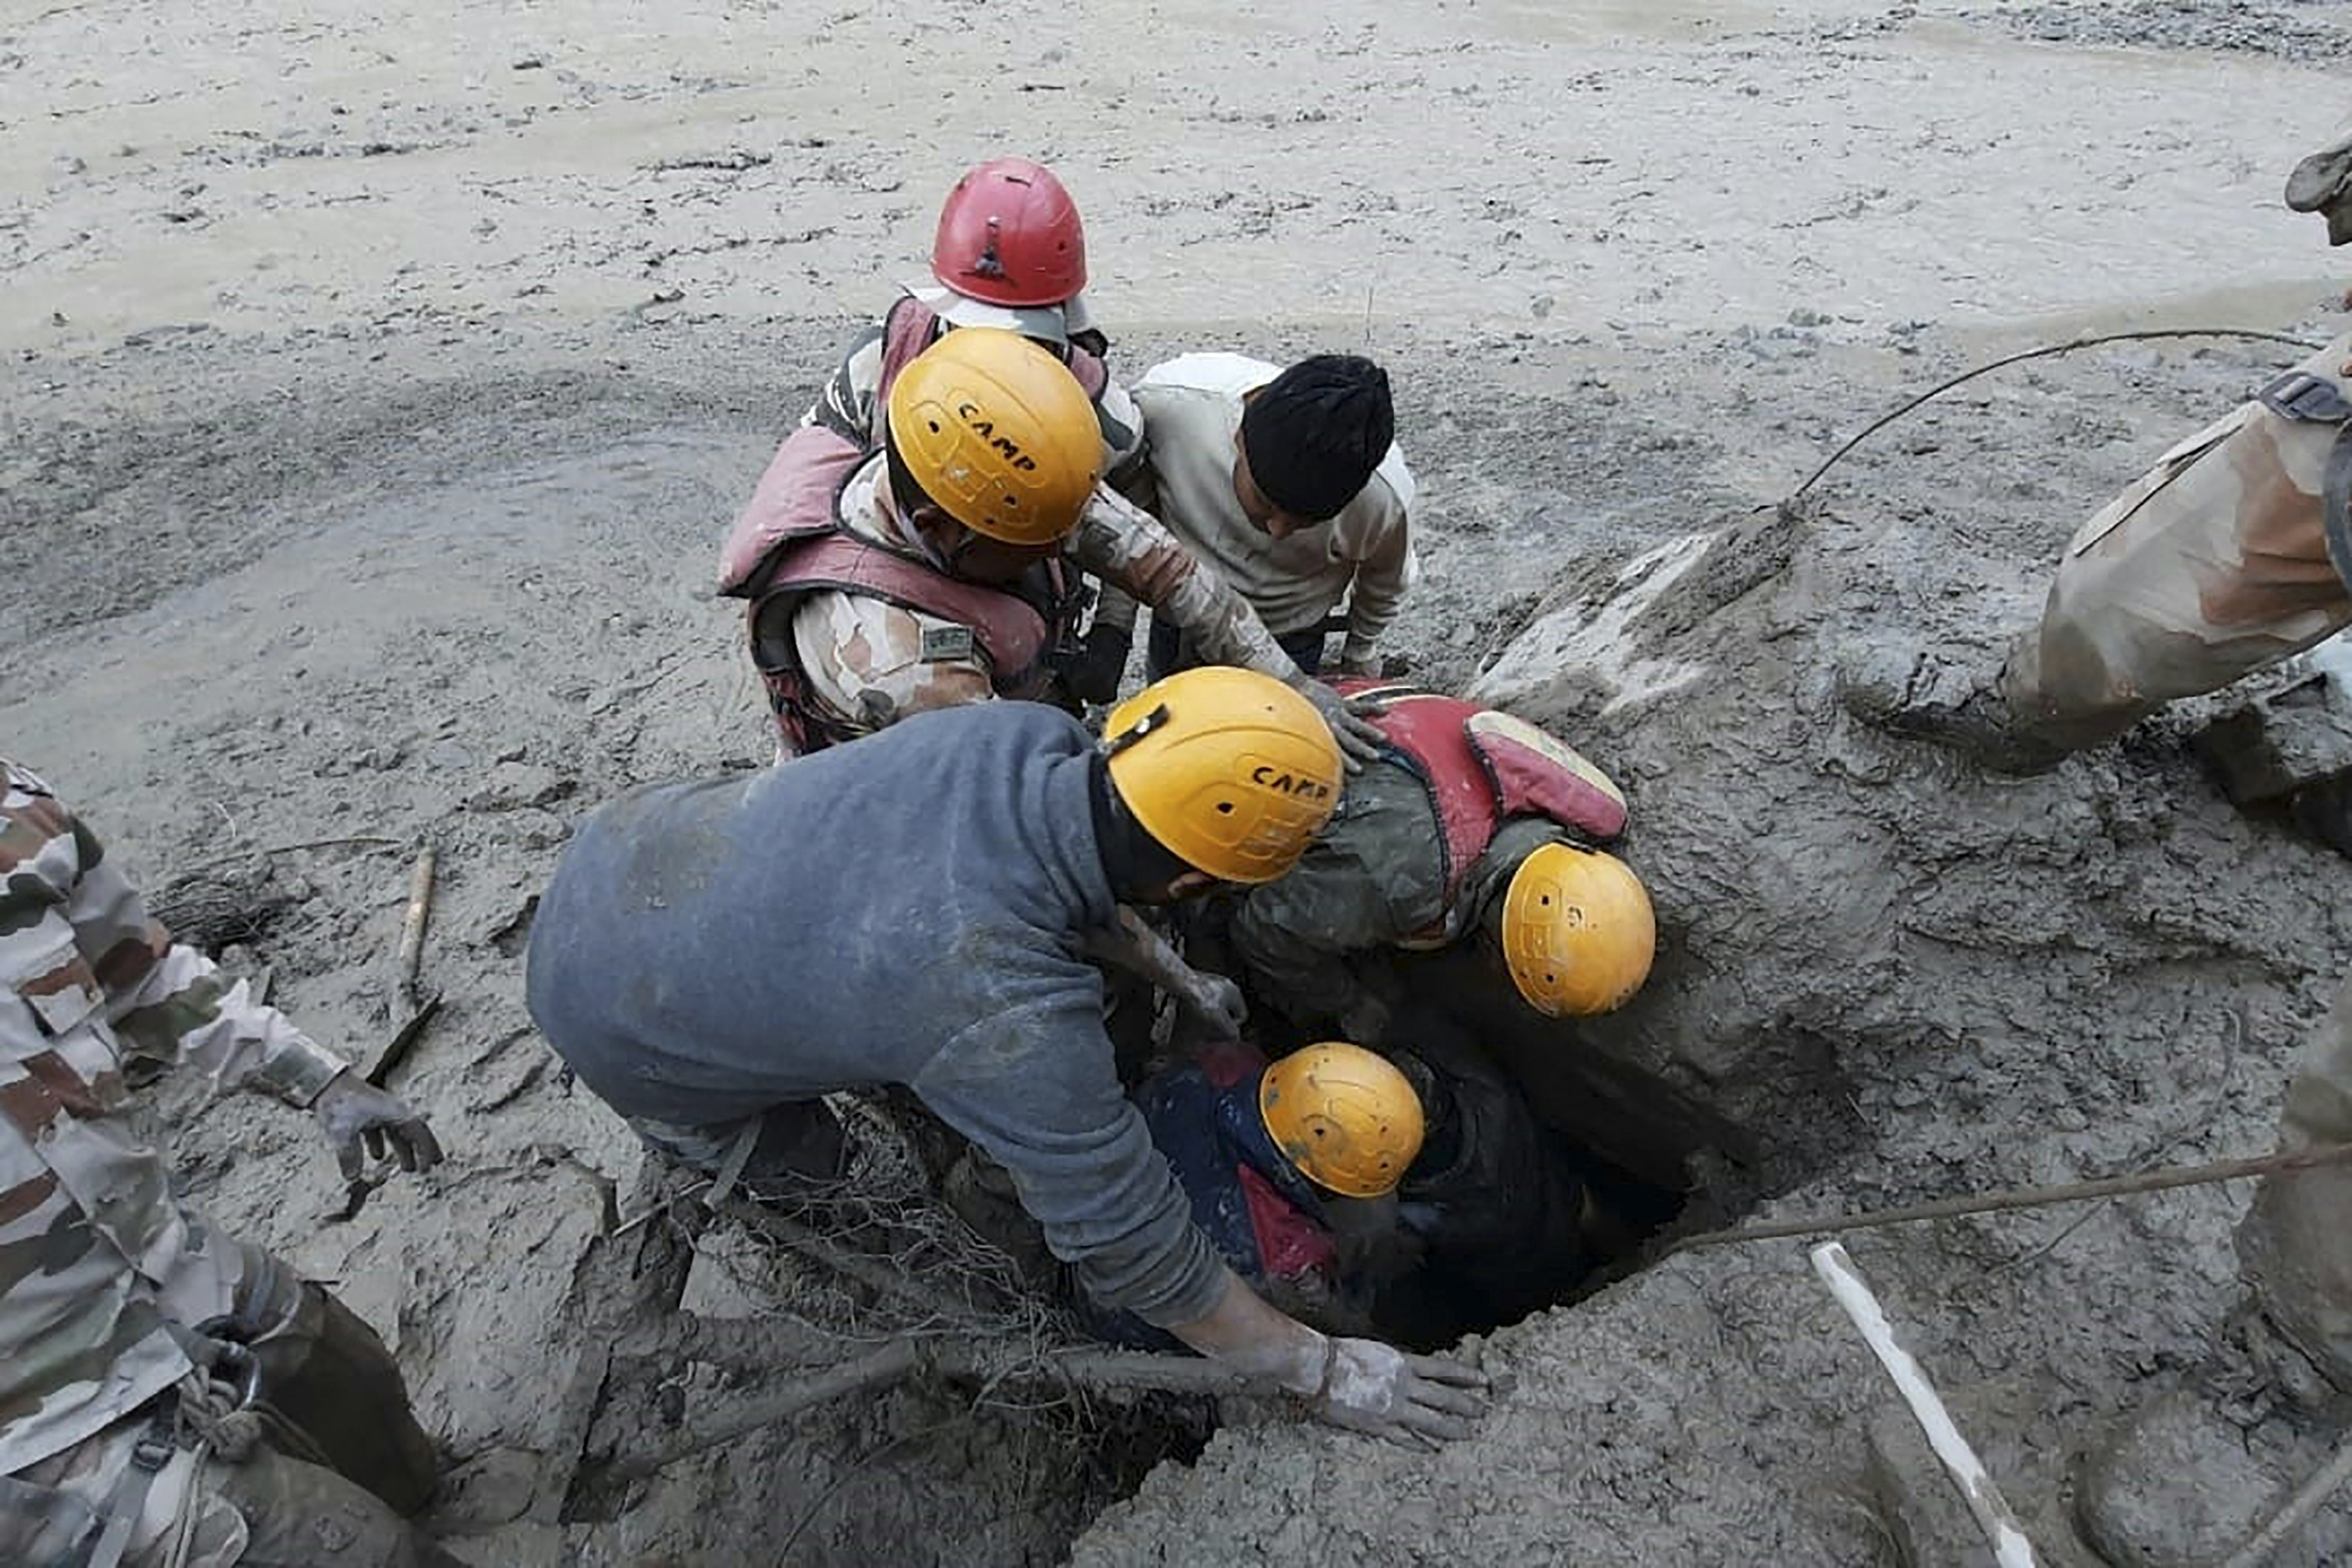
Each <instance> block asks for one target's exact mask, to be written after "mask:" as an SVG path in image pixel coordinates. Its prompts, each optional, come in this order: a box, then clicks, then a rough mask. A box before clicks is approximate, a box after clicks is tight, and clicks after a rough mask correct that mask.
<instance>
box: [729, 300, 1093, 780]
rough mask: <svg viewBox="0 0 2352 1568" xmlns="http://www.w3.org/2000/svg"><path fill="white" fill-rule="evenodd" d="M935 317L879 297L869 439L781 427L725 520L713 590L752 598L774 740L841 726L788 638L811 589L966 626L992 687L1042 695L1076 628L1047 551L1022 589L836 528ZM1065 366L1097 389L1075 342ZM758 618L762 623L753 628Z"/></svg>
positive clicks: (821, 739) (834, 732) (793, 742)
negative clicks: (763, 465) (852, 482)
mask: <svg viewBox="0 0 2352 1568" xmlns="http://www.w3.org/2000/svg"><path fill="white" fill-rule="evenodd" d="M938 327H939V318H938V317H937V316H936V315H934V314H932V312H931V310H930V309H929V308H928V307H927V306H924V305H923V304H921V303H920V302H919V301H917V300H915V299H913V298H902V299H900V300H899V301H898V304H896V305H894V306H892V307H891V308H890V313H889V315H887V317H885V318H884V319H883V325H882V374H881V380H880V381H879V382H878V383H877V386H876V388H875V392H874V409H875V413H874V417H875V431H874V433H873V434H874V436H875V439H874V441H873V442H872V443H871V444H867V445H865V446H860V445H859V444H856V443H855V442H853V441H850V440H848V439H847V438H846V437H845V436H843V435H842V434H839V433H838V432H836V431H835V430H832V429H830V428H829V427H827V426H825V425H824V424H803V425H801V426H799V427H797V428H796V429H794V430H793V433H792V434H790V435H787V436H786V437H784V441H783V444H782V445H781V446H779V447H778V448H777V449H776V455H775V456H774V457H773V458H772V460H770V462H769V464H768V469H767V472H766V473H764V474H762V475H761V476H760V483H759V486H757V487H756V488H755V489H754V490H753V491H752V492H751V503H750V505H748V506H746V507H744V508H743V513H742V516H740V517H738V518H736V520H735V526H734V528H732V529H731V530H730V531H729V533H728V536H727V543H726V545H725V547H724V548H723V549H722V550H721V551H720V556H719V592H720V593H722V594H727V595H730V596H733V597H736V598H740V599H748V600H750V601H751V607H750V610H749V612H748V613H747V614H746V615H745V617H744V629H745V632H746V634H747V635H748V636H749V637H750V639H751V658H752V662H753V663H754V664H757V665H758V666H759V669H760V676H761V681H762V683H763V684H764V685H766V686H767V688H768V705H769V706H770V707H771V708H772V709H773V710H774V713H775V716H776V727H777V729H778V730H779V731H780V732H781V733H782V737H783V741H784V744H785V745H786V746H787V747H791V748H792V749H793V750H794V751H795V752H804V751H813V750H815V749H817V748H819V747H824V746H829V745H831V744H833V743H834V742H835V741H836V740H841V739H845V738H846V733H845V731H843V730H841V729H840V728H839V727H837V722H836V721H835V719H834V718H833V717H832V716H830V715H829V714H828V713H827V712H826V711H825V710H824V708H823V707H821V706H818V705H816V704H815V703H814V701H813V700H812V698H811V694H810V692H809V688H808V679H807V676H806V674H805V673H804V672H803V670H802V669H801V667H800V660H799V656H798V654H797V653H796V652H795V651H794V649H793V642H792V636H791V621H792V612H793V610H794V609H795V608H796V607H797V606H798V604H799V603H800V601H801V600H802V599H803V598H804V597H806V596H807V595H808V594H810V593H814V592H818V591H839V592H846V593H856V594H863V595H865V596H866V597H868V598H873V599H880V600H884V601H887V602H889V603H892V604H895V605H898V607H899V608H900V609H902V610H910V611H915V612H919V613H922V614H925V615H930V616H935V617H937V618H938V619H940V620H942V621H949V622H954V623H955V624H957V625H959V626H962V627H965V628H967V629H968V630H970V631H971V634H972V642H973V643H974V645H975V646H977V647H978V649H979V650H980V652H981V653H982V654H983V655H985V657H986V658H987V660H988V664H989V671H990V680H991V684H992V685H993V686H994V687H995V689H996V693H997V695H1000V696H1006V697H1034V696H1037V695H1041V694H1042V693H1043V692H1044V690H1045V683H1046V681H1047V680H1048V679H1049V678H1050V676H1051V674H1052V672H1051V671H1050V670H1049V669H1048V668H1047V666H1046V656H1047V655H1048V654H1049V653H1052V652H1053V651H1054V649H1055V647H1056V646H1057V645H1058V644H1059V643H1061V642H1062V641H1063V640H1064V639H1065V638H1066V637H1067V636H1070V635H1074V634H1075V633H1076V630H1077V627H1076V621H1077V618H1078V616H1079V615H1080V614H1081V613H1082V612H1083V610H1084V606H1085V598H1084V596H1083V595H1082V594H1080V593H1078V592H1076V591H1075V585H1074V584H1073V583H1071V582H1070V581H1068V580H1067V575H1066V572H1065V571H1064V570H1063V567H1062V564H1061V562H1060V561H1059V560H1058V559H1052V560H1048V561H1047V562H1045V565H1044V567H1043V568H1042V569H1041V570H1037V571H1036V572H1034V574H1033V575H1034V577H1035V578H1036V579H1037V580H1036V581H1035V582H1034V583H1029V584H1024V590H1023V591H1014V590H1012V589H1007V588H999V587H993V586H990V585H987V584H983V583H977V582H965V581H962V580H958V579H956V578H952V577H950V576H948V575H947V574H946V573H944V572H941V571H940V570H938V569H937V568H935V567H933V566H932V565H931V564H930V563H929V562H928V561H924V560H920V559H915V558H914V557H912V556H907V555H901V554H898V552H896V551H894V550H890V549H885V548H884V547H882V546H880V545H877V544H873V543H870V542H868V541H866V540H865V539H862V538H857V537H856V536H855V535H853V534H850V533H848V532H846V531H845V530H844V529H843V528H842V527H841V522H840V510H839V507H840V500H841V490H842V486H845V485H846V484H847V483H848V482H849V479H850V476H852V475H854V474H855V473H856V471H857V469H858V468H859V466H860V465H862V464H864V462H865V461H866V458H867V457H868V456H869V455H872V454H873V452H874V451H875V450H876V448H877V447H878V446H879V445H880V434H881V426H882V421H883V419H884V417H885V411H886V410H887V407H888V404H889V400H890V388H891V386H892V385H893V384H894V383H895V382H897V381H898V372H899V371H903V370H905V369H906V368H907V364H908V361H911V360H912V359H914V357H915V356H916V355H917V354H919V353H921V352H922V351H923V350H925V349H927V348H929V346H930V344H931V340H932V339H933V338H934V337H935V336H936V335H937V331H938ZM1069 364H1070V371H1071V373H1072V374H1073V375H1075V376H1076V377H1077V380H1078V384H1079V385H1080V386H1083V387H1085V388H1086V389H1087V395H1088V396H1090V397H1096V398H1099V397H1100V396H1101V395H1102V392H1103V389H1104V388H1105V387H1106V386H1107V385H1108V384H1109V381H1110V372H1109V371H1108V369H1107V368H1106V367H1105V366H1104V364H1103V362H1102V361H1100V360H1098V359H1097V358H1096V357H1095V356H1094V355H1092V354H1089V353H1087V352H1086V351H1085V350H1080V349H1072V350H1070V351H1069ZM763 622H764V623H765V624H766V626H767V627H768V628H769V634H768V635H767V636H766V637H765V638H762V637H761V625H762V623H763Z"/></svg>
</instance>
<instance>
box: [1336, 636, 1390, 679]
mask: <svg viewBox="0 0 2352 1568" xmlns="http://www.w3.org/2000/svg"><path fill="white" fill-rule="evenodd" d="M1388 664H1389V662H1388V661H1387V660H1386V659H1383V658H1381V655H1380V651H1379V650H1378V649H1376V648H1374V647H1373V646H1372V645H1371V644H1370V643H1365V642H1359V641H1358V640H1357V638H1356V634H1355V633H1354V632H1349V633H1348V636H1347V639H1346V640H1345V641H1344V642H1342V643H1340V644H1339V674H1343V675H1369V676H1370V677H1371V678H1372V679H1373V680H1379V679H1381V677H1383V676H1385V675H1386V674H1388V673H1389V672H1388Z"/></svg>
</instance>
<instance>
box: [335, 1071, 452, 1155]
mask: <svg viewBox="0 0 2352 1568" xmlns="http://www.w3.org/2000/svg"><path fill="white" fill-rule="evenodd" d="M310 1110H311V1113H313V1114H315V1115H316V1116H317V1117H318V1118H319V1123H320V1125H321V1126H323V1127H325V1128H326V1129H327V1142H328V1143H330V1144H331V1145H334V1150H335V1163H336V1164H337V1165H339V1166H341V1167H342V1171H343V1179H344V1180H345V1181H347V1182H354V1181H357V1180H359V1179H360V1173H361V1171H362V1169H363V1168H364V1167H365V1165H366V1161H367V1160H368V1159H371V1158H373V1159H379V1160H380V1159H383V1158H384V1157H385V1156H386V1155H390V1156H391V1157H393V1158H394V1159H396V1160H398V1161H399V1162H400V1168H401V1169H403V1170H404V1171H421V1170H430V1169H431V1168H432V1167H433V1166H436V1165H439V1164H440V1163H441V1145H440V1144H439V1142H438V1141H437V1140H436V1139H435V1138H434V1136H433V1129H432V1128H430V1127H428V1126H426V1125H425V1118H424V1117H423V1116H421V1115H418V1114H417V1113H416V1111H415V1108H414V1107H413V1106H411V1105H410V1104H409V1103H408V1102H407V1101H405V1100H403V1099H402V1098H401V1097H400V1096H399V1095H397V1094H394V1093H390V1092H386V1091H384V1090H382V1089H378V1088H377V1087H376V1086H375V1085H374V1084H373V1083H370V1082H368V1081H367V1080H366V1079H364V1078H362V1077H361V1076H360V1075H359V1074H358V1073H357V1072H353V1071H348V1070H347V1071H344V1072H342V1073H341V1075H340V1076H338V1077H337V1078H335V1079H334V1080H333V1081H332V1082H330V1083H329V1084H328V1085H327V1086H326V1087H325V1088H324V1089H322V1090H320V1092H319V1097H318V1098H317V1099H316V1100H314V1101H312V1102H311V1103H310ZM362 1151H364V1152H362Z"/></svg>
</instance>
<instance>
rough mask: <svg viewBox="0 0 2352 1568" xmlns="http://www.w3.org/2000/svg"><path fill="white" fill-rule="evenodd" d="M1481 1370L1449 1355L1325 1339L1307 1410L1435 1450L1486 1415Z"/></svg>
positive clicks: (1365, 1341) (1364, 1341) (1392, 1439)
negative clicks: (1311, 1408) (1317, 1384)
mask: <svg viewBox="0 0 2352 1568" xmlns="http://www.w3.org/2000/svg"><path fill="white" fill-rule="evenodd" d="M1315 1413H1316V1415H1318V1416H1320V1417H1322V1418H1323V1419H1324V1420H1326V1421H1328V1422H1329V1423H1330V1424H1331V1425H1332V1426H1334V1427H1346V1428H1347V1429H1348V1430H1349V1431H1350V1432H1362V1433H1366V1434H1368V1435H1370V1436H1371V1437H1385V1438H1387V1439H1388V1440H1389V1441H1390V1442H1391V1443H1402V1444H1403V1445H1404V1446H1405V1447H1407V1448H1436V1447H1438V1446H1439V1445H1440V1444H1441V1443H1450V1442H1454V1441H1457V1440H1459V1439H1460V1438H1463V1437H1468V1436H1470V1423H1471V1422H1473V1421H1475V1420H1476V1419H1477V1418H1478V1417H1479V1416H1484V1415H1485V1414H1486V1374H1485V1373H1483V1372H1480V1371H1479V1370H1478V1369H1477V1368H1476V1367H1474V1366H1466V1365H1465V1364H1462V1363H1461V1362H1458V1361H1455V1360H1454V1359H1453V1358H1452V1357H1451V1356H1444V1355H1407V1354H1404V1353H1403V1352H1402V1351H1401V1350H1397V1349H1395V1348H1393V1347H1392V1346H1390V1345H1385V1344H1382V1343H1381V1342H1380V1341H1378V1340H1376V1339H1333V1340H1330V1341H1328V1342H1327V1343H1326V1349H1325V1354H1324V1362H1323V1382H1322V1385H1321V1386H1320V1387H1319V1388H1318V1389H1317V1390H1316V1394H1315Z"/></svg>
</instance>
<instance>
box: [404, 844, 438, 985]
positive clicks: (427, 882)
mask: <svg viewBox="0 0 2352 1568" xmlns="http://www.w3.org/2000/svg"><path fill="white" fill-rule="evenodd" d="M437 858H438V857H437V856H436V854H435V852H434V849H433V846H432V845H431V844H427V845H425V850H424V852H423V853H421V854H419V855H418V856H417V857H416V870H415V872H414V873H411V874H410V876H409V879H408V916H407V918H406V919H404V920H403V921H402V922H401V924H400V968H399V976H400V998H401V1000H402V1001H404V1002H405V1003H407V1004H408V1006H409V1008H410V1009H411V1010H414V1009H415V1007H416V972H417V968H418V967H419V966H420V965H421V964H423V963H424V961H425V921H426V919H427V918H429V917H430V916H431V915H432V913H433V870H434V866H435V863H436V860H437Z"/></svg>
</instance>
